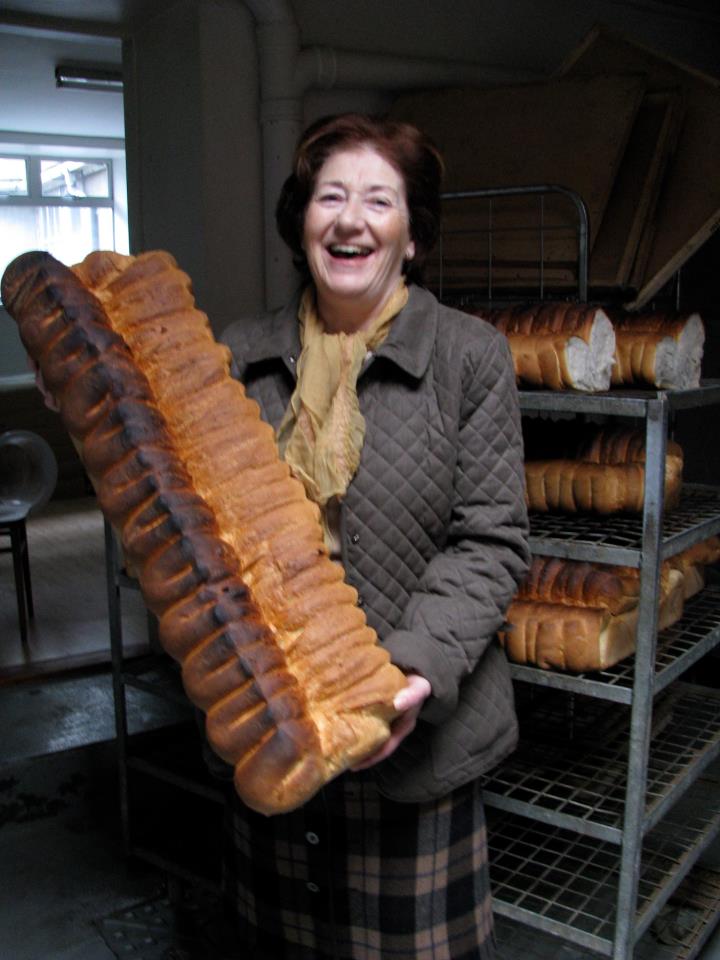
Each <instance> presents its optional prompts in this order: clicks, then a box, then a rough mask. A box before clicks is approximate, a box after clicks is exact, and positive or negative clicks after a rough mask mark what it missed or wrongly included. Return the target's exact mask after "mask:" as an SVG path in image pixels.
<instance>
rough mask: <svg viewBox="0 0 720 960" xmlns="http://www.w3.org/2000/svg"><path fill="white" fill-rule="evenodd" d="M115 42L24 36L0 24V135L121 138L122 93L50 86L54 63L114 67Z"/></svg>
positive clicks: (117, 58) (35, 34)
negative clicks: (11, 132)
mask: <svg viewBox="0 0 720 960" xmlns="http://www.w3.org/2000/svg"><path fill="white" fill-rule="evenodd" d="M121 58H122V51H121V44H120V41H119V40H118V39H116V38H110V37H108V38H101V37H88V36H80V35H77V36H74V37H72V36H68V35H66V34H62V35H57V34H43V33H38V32H32V33H28V32H27V31H25V32H22V31H18V30H17V29H10V28H7V27H5V28H4V27H3V26H2V25H1V24H0V130H11V131H16V132H23V133H26V132H30V133H47V134H62V135H66V136H67V135H75V136H80V135H87V136H93V137H122V136H123V135H124V115H123V98H122V94H117V93H103V92H97V91H90V90H66V89H58V88H57V87H56V86H55V67H56V65H57V64H58V63H76V62H80V63H84V64H96V65H108V66H113V67H119V66H120V63H121Z"/></svg>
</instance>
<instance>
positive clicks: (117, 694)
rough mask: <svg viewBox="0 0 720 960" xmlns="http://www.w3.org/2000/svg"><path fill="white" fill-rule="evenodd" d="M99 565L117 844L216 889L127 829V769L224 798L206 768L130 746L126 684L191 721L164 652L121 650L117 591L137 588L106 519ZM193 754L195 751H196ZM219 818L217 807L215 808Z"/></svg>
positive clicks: (153, 633)
mask: <svg viewBox="0 0 720 960" xmlns="http://www.w3.org/2000/svg"><path fill="white" fill-rule="evenodd" d="M105 569H106V586H107V595H108V618H109V629H110V654H111V665H112V682H113V701H114V709H115V740H116V749H117V769H118V792H119V803H120V821H121V829H122V840H123V849H124V851H125V854H126V856H134V857H137V858H139V859H142V860H144V861H145V862H148V863H151V864H153V865H154V866H156V867H158V868H159V869H161V870H162V871H164V872H165V873H167V874H168V875H169V876H170V877H174V878H177V879H180V880H183V881H188V882H191V883H194V884H198V885H200V886H205V887H207V888H208V889H212V890H215V891H217V890H219V889H220V887H219V885H218V883H217V882H216V881H214V880H211V879H209V878H208V877H206V876H204V875H203V874H202V873H201V872H197V871H194V870H193V869H192V868H191V867H190V866H189V865H187V864H184V863H182V862H181V861H180V860H179V859H174V858H172V857H170V856H168V855H166V854H165V853H163V852H161V851H159V850H155V849H151V848H150V847H149V846H148V844H147V843H146V842H138V841H137V840H136V839H135V836H134V832H133V829H132V820H133V810H132V809H131V806H132V804H131V790H132V784H131V773H132V772H134V773H135V776H136V777H137V776H138V775H140V776H147V777H150V778H152V779H153V780H154V781H155V782H157V783H164V784H167V785H169V786H171V787H174V788H176V789H178V790H182V791H183V792H184V793H185V794H187V795H191V796H195V797H196V798H198V799H199V800H200V801H201V802H207V803H211V804H213V805H218V806H219V807H220V808H221V807H222V805H223V804H224V803H225V793H224V792H223V790H222V788H221V787H220V786H219V785H215V784H214V783H213V782H212V780H211V778H210V775H209V773H207V775H206V776H198V775H196V774H197V771H195V772H193V771H192V770H187V769H184V768H182V765H181V766H178V765H173V763H172V758H171V757H170V756H168V752H167V751H164V753H163V755H161V756H156V755H154V754H153V753H152V751H151V752H149V753H148V752H147V751H145V753H144V752H143V749H142V748H140V747H139V746H138V745H134V746H133V747H131V739H132V738H131V736H130V732H129V729H128V716H127V700H126V690H127V688H129V687H132V688H135V689H137V690H141V691H143V692H144V693H146V694H148V695H151V696H154V697H160V698H162V699H163V700H166V701H169V702H172V703H174V704H176V705H178V706H181V707H184V708H186V710H187V717H188V720H189V721H190V722H191V723H192V722H194V717H193V708H192V706H191V704H190V703H189V701H188V698H187V696H186V694H185V693H184V692H183V688H182V681H181V679H180V675H179V671H178V670H176V669H175V666H174V664H173V663H172V662H171V661H170V660H169V658H168V657H166V656H160V655H158V654H155V653H151V654H149V655H147V656H145V657H140V658H137V659H135V660H134V661H132V662H127V661H126V660H125V657H124V652H123V627H122V591H123V590H135V591H136V590H138V589H139V587H138V583H137V580H135V579H134V578H133V577H130V576H128V575H127V573H126V572H125V570H124V569H123V566H122V564H121V560H120V551H119V548H118V544H117V541H116V537H115V534H114V532H113V530H112V527H111V526H110V524H109V523H108V522H107V521H105ZM148 635H149V641H150V647H151V649H152V648H153V646H154V645H155V642H156V639H157V624H156V622H155V620H154V618H152V617H151V615H150V614H149V613H148ZM198 756H199V754H198ZM219 817H220V818H222V813H220V814H219Z"/></svg>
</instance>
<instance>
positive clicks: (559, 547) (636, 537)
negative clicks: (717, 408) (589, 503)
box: [530, 484, 720, 567]
mask: <svg viewBox="0 0 720 960" xmlns="http://www.w3.org/2000/svg"><path fill="white" fill-rule="evenodd" d="M642 532H643V518H642V515H641V514H637V515H632V514H625V515H621V514H611V515H609V516H603V515H600V514H597V515H592V514H559V513H535V512H532V513H531V514H530V549H531V550H532V552H533V553H537V554H543V555H546V556H553V557H564V558H567V559H574V560H589V561H593V562H604V563H616V564H621V565H625V566H632V567H637V566H639V565H640V551H641V549H642ZM718 532H720V491H718V490H716V489H714V488H710V487H705V486H700V485H693V484H685V486H684V487H683V494H682V498H681V501H680V504H679V505H678V506H677V508H675V509H674V510H672V511H669V512H668V513H666V514H665V516H664V517H663V524H662V540H663V546H664V549H663V555H664V556H666V557H669V556H672V555H673V554H675V553H678V552H679V551H680V550H682V549H684V548H685V547H686V546H689V544H690V542H696V541H697V540H700V539H703V538H705V537H710V536H712V535H714V534H716V533H718ZM599 548H601V549H602V551H603V553H602V556H600V555H599V552H598V549H599Z"/></svg>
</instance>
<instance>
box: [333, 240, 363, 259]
mask: <svg viewBox="0 0 720 960" xmlns="http://www.w3.org/2000/svg"><path fill="white" fill-rule="evenodd" d="M327 251H328V253H329V254H330V256H331V257H337V258H339V259H341V260H354V259H356V258H359V257H369V256H370V254H371V253H372V252H373V251H372V249H371V248H370V247H363V246H360V245H358V244H354V243H332V244H330V246H329V247H328V248H327Z"/></svg>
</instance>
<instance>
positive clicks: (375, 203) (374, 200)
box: [368, 197, 393, 210]
mask: <svg viewBox="0 0 720 960" xmlns="http://www.w3.org/2000/svg"><path fill="white" fill-rule="evenodd" d="M368 203H369V204H370V206H371V207H374V208H375V209H377V210H384V209H387V208H388V207H392V205H393V203H392V200H391V199H390V198H389V197H370V198H369V200H368Z"/></svg>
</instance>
